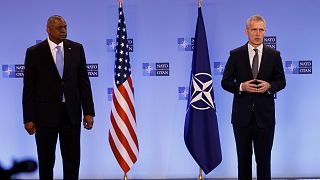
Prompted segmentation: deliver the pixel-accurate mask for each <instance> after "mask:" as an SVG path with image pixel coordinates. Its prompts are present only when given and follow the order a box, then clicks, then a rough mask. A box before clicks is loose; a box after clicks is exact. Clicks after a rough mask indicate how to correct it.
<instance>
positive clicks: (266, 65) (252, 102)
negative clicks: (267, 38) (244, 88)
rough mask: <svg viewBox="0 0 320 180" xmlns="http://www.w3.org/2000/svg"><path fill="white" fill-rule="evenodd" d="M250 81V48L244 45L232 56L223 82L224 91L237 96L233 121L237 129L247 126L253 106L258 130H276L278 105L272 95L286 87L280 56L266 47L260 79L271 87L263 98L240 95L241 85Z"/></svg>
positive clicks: (277, 52) (264, 48)
mask: <svg viewBox="0 0 320 180" xmlns="http://www.w3.org/2000/svg"><path fill="white" fill-rule="evenodd" d="M251 79H253V75H252V71H251V66H250V61H249V53H248V44H245V45H243V46H241V47H239V48H237V49H234V50H232V51H231V52H230V56H229V59H228V62H227V64H226V67H225V70H224V74H223V78H222V81H221V85H222V88H223V89H225V90H226V91H228V92H231V93H233V94H234V98H233V108H232V118H231V121H232V123H233V124H234V125H238V126H242V127H245V126H248V125H249V123H250V120H251V118H252V115H253V113H252V112H253V111H252V107H253V106H254V115H255V117H256V121H257V124H258V126H259V127H268V126H274V125H275V105H274V97H273V94H274V93H276V92H278V91H280V90H281V89H283V88H284V87H285V86H286V80H285V75H284V70H283V65H282V60H281V57H280V52H279V51H277V50H274V49H272V48H270V47H267V46H265V45H264V46H263V52H262V57H261V63H260V68H259V73H258V76H257V79H260V80H264V81H267V82H269V83H270V85H271V88H270V89H269V91H268V92H265V93H263V94H252V93H247V92H240V91H239V87H240V84H241V83H243V82H245V81H248V80H251Z"/></svg>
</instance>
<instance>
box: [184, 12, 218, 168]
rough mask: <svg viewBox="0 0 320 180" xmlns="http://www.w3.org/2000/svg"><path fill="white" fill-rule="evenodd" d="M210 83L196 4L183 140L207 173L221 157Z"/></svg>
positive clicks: (204, 34)
mask: <svg viewBox="0 0 320 180" xmlns="http://www.w3.org/2000/svg"><path fill="white" fill-rule="evenodd" d="M212 83H213V81H212V76H211V68H210V61H209V53H208V45H207V38H206V32H205V27H204V22H203V17H202V12H201V7H199V9H198V20H197V27H196V34H195V43H194V50H193V57H192V69H191V77H190V86H189V87H190V89H189V98H188V104H187V114H186V119H185V126H184V141H185V144H186V146H187V148H188V150H189V152H190V154H191V155H192V157H193V158H194V160H195V161H196V162H197V163H198V165H199V166H200V168H201V169H202V170H203V171H204V172H205V173H206V174H208V173H209V172H211V171H212V170H213V169H214V168H216V167H217V166H218V165H219V164H220V163H221V161H222V155H221V147H220V139H219V130H218V123H217V115H216V107H215V103H214V93H213V84H212Z"/></svg>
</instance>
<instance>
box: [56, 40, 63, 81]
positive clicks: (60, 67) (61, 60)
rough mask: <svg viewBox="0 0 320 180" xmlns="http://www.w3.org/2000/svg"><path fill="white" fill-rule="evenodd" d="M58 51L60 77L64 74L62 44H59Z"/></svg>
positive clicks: (57, 62)
mask: <svg viewBox="0 0 320 180" xmlns="http://www.w3.org/2000/svg"><path fill="white" fill-rule="evenodd" d="M56 48H57V52H56V66H57V69H58V72H59V74H60V77H61V78H62V76H63V57H62V51H61V46H57V47H56Z"/></svg>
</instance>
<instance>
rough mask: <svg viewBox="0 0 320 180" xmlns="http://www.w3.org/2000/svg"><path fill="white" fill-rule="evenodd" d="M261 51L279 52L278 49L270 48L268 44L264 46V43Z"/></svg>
mask: <svg viewBox="0 0 320 180" xmlns="http://www.w3.org/2000/svg"><path fill="white" fill-rule="evenodd" d="M263 51H264V52H267V53H275V54H280V51H278V50H276V49H274V48H271V47H269V46H266V45H263Z"/></svg>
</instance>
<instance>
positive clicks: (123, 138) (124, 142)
mask: <svg viewBox="0 0 320 180" xmlns="http://www.w3.org/2000/svg"><path fill="white" fill-rule="evenodd" d="M111 123H112V126H113V129H114V131H115V132H116V135H117V137H118V139H119V141H120V142H121V144H122V145H123V147H124V148H125V150H126V151H127V153H128V154H129V156H130V159H131V161H132V162H133V163H134V162H136V161H137V157H136V155H135V154H134V152H133V150H132V149H131V147H130V145H129V142H128V140H127V137H126V136H125V135H124V134H123V133H122V131H121V130H120V128H119V126H118V125H117V123H116V122H115V119H114V117H113V115H111Z"/></svg>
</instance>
